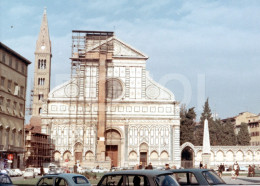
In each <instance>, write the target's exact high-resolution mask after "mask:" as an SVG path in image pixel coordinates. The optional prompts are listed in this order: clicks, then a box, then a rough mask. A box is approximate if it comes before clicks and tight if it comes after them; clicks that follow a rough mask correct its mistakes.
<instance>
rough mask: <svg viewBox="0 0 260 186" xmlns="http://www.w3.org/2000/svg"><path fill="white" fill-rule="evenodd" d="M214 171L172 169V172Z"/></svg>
mask: <svg viewBox="0 0 260 186" xmlns="http://www.w3.org/2000/svg"><path fill="white" fill-rule="evenodd" d="M212 170H213V169H170V170H169V171H171V172H204V171H212Z"/></svg>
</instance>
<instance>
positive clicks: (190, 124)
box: [180, 107, 196, 144]
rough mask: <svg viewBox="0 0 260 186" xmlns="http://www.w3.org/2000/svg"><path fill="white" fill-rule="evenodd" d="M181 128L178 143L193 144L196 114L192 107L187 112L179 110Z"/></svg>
mask: <svg viewBox="0 0 260 186" xmlns="http://www.w3.org/2000/svg"><path fill="white" fill-rule="evenodd" d="M180 116H181V126H180V143H181V144H183V143H185V142H191V143H193V144H194V142H195V140H194V130H195V119H196V113H195V111H194V107H193V108H190V109H189V110H188V111H187V110H186V109H185V108H184V109H181V113H180Z"/></svg>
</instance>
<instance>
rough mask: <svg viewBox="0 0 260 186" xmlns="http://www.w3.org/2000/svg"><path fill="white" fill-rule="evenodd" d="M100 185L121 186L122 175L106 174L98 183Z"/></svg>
mask: <svg viewBox="0 0 260 186" xmlns="http://www.w3.org/2000/svg"><path fill="white" fill-rule="evenodd" d="M100 185H101V186H107V185H109V186H115V185H116V186H121V185H123V176H122V175H113V176H106V177H105V178H104V179H103V181H102V182H101V184H100Z"/></svg>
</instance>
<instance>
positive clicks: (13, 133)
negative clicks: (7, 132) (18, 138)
mask: <svg viewBox="0 0 260 186" xmlns="http://www.w3.org/2000/svg"><path fill="white" fill-rule="evenodd" d="M12 140H13V146H15V131H13V132H12Z"/></svg>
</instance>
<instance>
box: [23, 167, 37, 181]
mask: <svg viewBox="0 0 260 186" xmlns="http://www.w3.org/2000/svg"><path fill="white" fill-rule="evenodd" d="M23 178H24V179H26V178H35V173H34V169H33V168H27V169H25V171H24V173H23Z"/></svg>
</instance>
